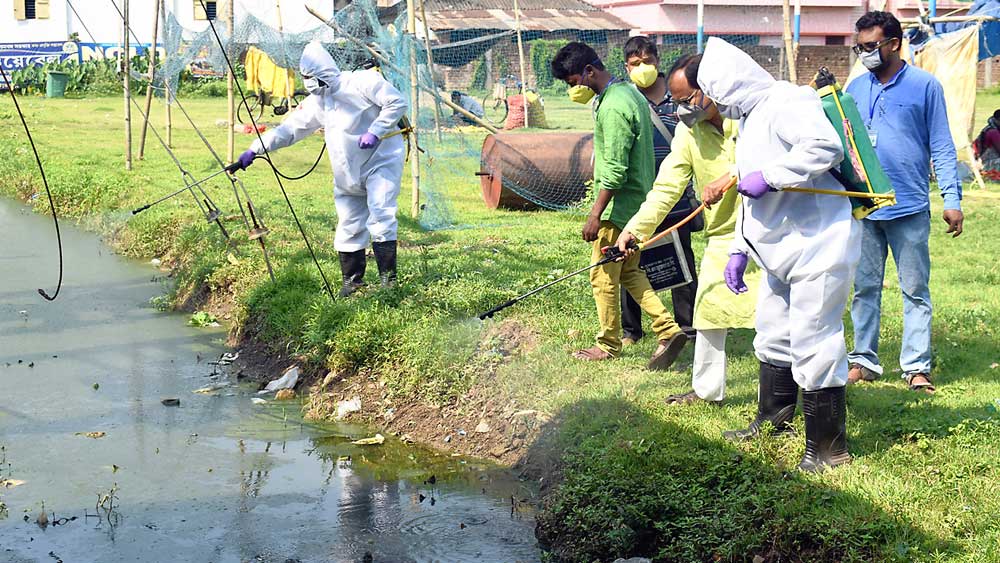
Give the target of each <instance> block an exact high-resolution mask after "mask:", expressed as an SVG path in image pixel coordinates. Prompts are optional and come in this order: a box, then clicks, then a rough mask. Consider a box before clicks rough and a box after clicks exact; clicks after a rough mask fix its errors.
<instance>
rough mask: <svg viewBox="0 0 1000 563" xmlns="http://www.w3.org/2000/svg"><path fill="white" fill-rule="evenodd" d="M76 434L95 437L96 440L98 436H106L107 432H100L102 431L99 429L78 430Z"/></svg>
mask: <svg viewBox="0 0 1000 563" xmlns="http://www.w3.org/2000/svg"><path fill="white" fill-rule="evenodd" d="M76 435H77V436H85V437H87V438H93V439H95V440H96V439H98V438H103V437H104V436H106V435H107V432H100V431H98V432H77V433H76Z"/></svg>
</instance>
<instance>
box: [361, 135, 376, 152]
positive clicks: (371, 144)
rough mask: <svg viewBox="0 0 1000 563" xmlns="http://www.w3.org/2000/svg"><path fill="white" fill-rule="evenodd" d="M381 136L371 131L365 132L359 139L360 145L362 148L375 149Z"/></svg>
mask: <svg viewBox="0 0 1000 563" xmlns="http://www.w3.org/2000/svg"><path fill="white" fill-rule="evenodd" d="M378 141H379V138H378V137H376V136H375V135H372V134H371V133H365V134H364V135H362V136H361V138H360V139H358V147H360V148H362V149H373V148H375V146H376V145H378Z"/></svg>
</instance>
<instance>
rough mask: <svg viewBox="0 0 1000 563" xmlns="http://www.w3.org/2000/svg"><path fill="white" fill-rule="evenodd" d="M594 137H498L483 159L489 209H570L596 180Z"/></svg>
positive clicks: (486, 147) (489, 143) (488, 145)
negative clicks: (591, 182) (592, 180)
mask: <svg viewBox="0 0 1000 563" xmlns="http://www.w3.org/2000/svg"><path fill="white" fill-rule="evenodd" d="M593 155H594V135H593V133H513V132H512V133H496V134H493V135H489V136H488V137H486V140H485V141H484V142H483V151H482V156H481V157H480V171H479V172H477V173H476V174H477V175H478V176H479V177H480V178H479V179H480V184H481V187H482V193H483V201H485V202H486V206H487V207H489V208H490V209H497V208H501V209H520V210H526V209H536V208H538V207H542V208H546V209H566V208H567V207H570V206H571V205H573V204H574V203H576V202H578V201H580V200H581V199H583V198H584V197H585V196H586V195H587V190H588V189H589V186H588V183H589V182H590V180H591V179H592V178H593V177H594V165H593Z"/></svg>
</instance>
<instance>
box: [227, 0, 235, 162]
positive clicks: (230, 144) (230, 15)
mask: <svg viewBox="0 0 1000 563" xmlns="http://www.w3.org/2000/svg"><path fill="white" fill-rule="evenodd" d="M227 2H228V4H229V5H228V6H226V31H227V32H228V33H229V46H230V48H229V51H230V54H234V52H233V48H232V46H233V34H234V30H235V28H236V9H235V8H234V4H236V0H227ZM235 84H236V77H235V76H233V70H232V69H231V68H229V65H226V103H227V104H228V105H227V106H226V122H227V123H228V124H229V130H228V131H226V164H231V163H232V162H233V160H234V159H235V158H236V132H235V131H234V129H233V128H234V127H236V95H235V92H234V88H235Z"/></svg>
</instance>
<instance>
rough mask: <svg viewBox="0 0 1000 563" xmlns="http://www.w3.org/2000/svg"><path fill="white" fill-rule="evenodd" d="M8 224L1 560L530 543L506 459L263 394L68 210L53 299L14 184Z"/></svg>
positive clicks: (211, 337)
mask: <svg viewBox="0 0 1000 563" xmlns="http://www.w3.org/2000/svg"><path fill="white" fill-rule="evenodd" d="M0 224H3V225H5V227H7V228H6V230H5V232H6V233H7V236H8V240H7V241H5V244H4V245H3V246H2V247H0V378H2V381H3V382H4V392H3V394H0V446H3V447H4V450H3V451H4V453H5V455H6V458H7V462H8V466H9V467H8V469H6V470H5V471H6V473H4V475H3V477H9V478H13V479H18V480H23V481H25V483H24V484H23V485H20V486H17V487H13V488H4V489H0V501H2V502H3V503H5V504H6V506H7V508H8V515H7V517H6V518H3V519H0V561H15V562H18V563H20V562H22V561H35V562H45V563H52V562H53V561H57V560H62V561H66V562H67V563H69V562H74V563H75V562H80V561H85V562H86V561H95V562H96V561H99V562H102V563H104V562H108V563H113V562H117V561H170V562H196V563H205V562H209V561H210V562H213V563H237V562H239V563H243V562H272V561H273V562H277V563H286V562H288V561H301V562H313V561H315V562H319V561H331V562H352V563H354V562H358V561H364V560H365V558H366V556H368V557H370V558H371V560H372V561H373V563H377V562H380V561H381V562H389V561H421V562H425V561H463V562H464V561H474V560H477V561H537V560H538V552H537V549H536V548H535V542H534V538H533V534H532V529H533V523H532V521H531V516H530V514H522V513H517V514H514V515H513V516H512V514H511V511H510V500H509V499H510V498H512V497H516V498H518V499H520V498H522V497H524V496H528V495H530V491H528V490H527V489H525V488H524V487H523V485H522V484H520V483H518V482H517V481H515V480H512V479H511V478H510V476H509V475H507V474H505V473H502V472H500V473H498V472H496V471H494V470H493V469H491V468H489V467H486V466H483V465H480V464H477V463H473V462H469V461H468V460H463V459H461V458H452V457H449V456H446V455H436V454H433V453H430V452H426V451H422V450H420V449H417V448H412V447H409V446H406V445H404V444H402V443H400V442H399V441H396V440H392V439H389V440H387V441H386V443H385V444H383V445H380V446H358V445H354V444H352V443H351V442H352V441H353V440H356V439H358V438H363V437H367V436H369V435H370V433H369V432H368V431H367V430H366V429H364V428H358V427H353V426H348V425H320V424H311V423H309V422H306V421H303V420H301V419H300V418H299V417H298V413H299V405H298V404H296V403H271V404H268V405H265V406H258V405H254V404H252V403H251V402H250V397H251V396H252V392H253V391H254V390H253V389H249V388H246V387H244V386H240V385H238V384H237V383H236V381H235V377H234V376H232V375H230V374H227V373H225V370H224V369H218V368H217V366H212V365H209V364H208V363H207V362H206V361H205V359H206V358H214V357H218V356H219V355H220V354H221V353H222V352H224V351H225V348H224V346H223V343H224V340H225V336H226V335H225V333H224V332H222V331H219V330H211V329H195V328H191V327H188V326H186V325H185V320H186V319H185V318H184V317H183V316H181V315H167V314H163V313H159V312H157V311H155V310H153V309H152V307H150V306H149V299H150V298H151V297H152V296H154V295H157V294H158V293H159V292H160V290H161V286H160V284H159V282H158V281H156V273H155V272H154V271H153V270H152V269H151V268H150V267H149V266H145V265H141V264H135V263H129V262H126V261H123V260H120V259H118V258H117V257H114V256H112V255H111V253H109V252H107V251H106V249H103V250H102V248H103V247H101V246H100V245H98V244H96V243H95V241H94V239H93V237H90V236H89V235H81V234H80V233H77V232H73V230H72V229H66V231H67V232H64V243H65V248H66V256H67V264H66V271H67V279H66V285H65V286H64V289H63V294H61V295H60V299H59V300H58V301H57V302H55V303H53V304H47V303H43V302H41V300H40V299H39V298H38V296H37V294H36V293H35V290H34V288H35V287H36V285H37V284H36V282H37V280H38V279H40V278H41V279H45V278H46V274H48V273H49V272H48V270H49V269H51V267H52V264H51V260H50V258H51V257H50V256H48V255H47V254H46V253H44V252H34V251H33V249H34V248H43V249H47V248H50V247H51V246H50V245H51V242H52V241H51V240H49V239H50V238H51V236H52V235H51V232H50V230H51V226H50V225H49V224H48V223H46V222H45V219H44V218H42V217H35V216H32V215H30V214H27V213H24V212H23V210H22V209H21V208H20V207H19V206H16V205H13V204H11V203H9V202H4V201H0ZM14 256H17V258H16V259H7V258H10V257H14ZM20 311H26V313H27V315H26V316H23V315H20V314H19V312H20ZM18 360H21V363H18ZM29 363H31V364H33V367H30V368H29V367H27V365H28V364H29ZM8 364H9V365H8ZM95 384H96V385H95ZM219 384H222V385H224V387H223V388H222V389H220V390H218V391H216V392H214V393H210V394H196V393H192V391H193V390H195V389H199V388H202V387H206V386H209V385H219ZM165 398H177V399H179V406H166V405H164V404H163V403H162V402H161V401H162V400H163V399H165ZM89 432H103V433H104V434H102V435H101V436H102V437H100V438H88V437H86V436H84V435H80V434H86V433H89ZM112 491H113V494H109V493H111V492H112ZM102 495H103V496H104V497H108V498H107V499H106V500H105V502H104V503H103V506H102V503H101V500H102ZM112 500H113V503H112ZM43 502H44V507H45V511H46V513H47V515H48V517H49V519H50V524H49V525H48V526H46V527H39V526H38V524H37V523H36V521H37V516H38V515H39V513H40V510H41V508H42V503H43ZM53 524H54V525H53Z"/></svg>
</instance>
